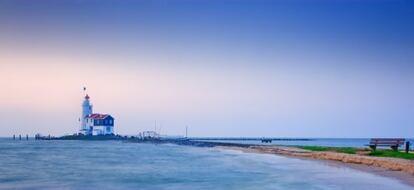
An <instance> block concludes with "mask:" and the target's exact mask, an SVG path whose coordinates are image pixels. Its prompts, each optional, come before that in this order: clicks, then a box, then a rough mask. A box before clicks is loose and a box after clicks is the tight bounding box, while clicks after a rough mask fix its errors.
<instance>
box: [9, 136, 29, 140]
mask: <svg viewBox="0 0 414 190" xmlns="http://www.w3.org/2000/svg"><path fill="white" fill-rule="evenodd" d="M17 139H18V140H22V135H19V137H16V135H13V140H17ZM26 140H27V141H28V140H29V135H27V134H26Z"/></svg>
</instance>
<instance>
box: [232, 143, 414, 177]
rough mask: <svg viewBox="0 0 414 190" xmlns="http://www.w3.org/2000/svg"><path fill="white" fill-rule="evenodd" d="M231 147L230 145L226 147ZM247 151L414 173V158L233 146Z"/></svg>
mask: <svg viewBox="0 0 414 190" xmlns="http://www.w3.org/2000/svg"><path fill="white" fill-rule="evenodd" d="M226 148H229V147H226ZM231 149H238V150H242V151H246V152H256V153H268V154H278V155H285V156H293V157H302V158H312V159H319V160H333V161H339V162H344V163H353V164H363V165H367V166H374V167H381V168H384V169H388V170H392V171H402V172H405V173H409V174H411V175H414V160H405V159H399V158H382V157H373V156H367V155H358V154H345V153H337V152H318V151H308V150H303V149H299V148H294V147H282V146H249V147H248V148H246V147H231Z"/></svg>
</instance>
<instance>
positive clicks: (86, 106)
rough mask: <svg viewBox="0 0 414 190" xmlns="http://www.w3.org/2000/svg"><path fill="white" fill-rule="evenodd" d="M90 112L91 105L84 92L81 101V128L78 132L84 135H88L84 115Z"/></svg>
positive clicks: (88, 131)
mask: <svg viewBox="0 0 414 190" xmlns="http://www.w3.org/2000/svg"><path fill="white" fill-rule="evenodd" d="M90 114H92V105H91V103H90V101H89V96H88V94H86V96H85V99H84V100H83V103H82V117H81V128H80V133H82V134H84V135H89V133H90V130H89V129H88V127H87V126H86V117H87V116H89V115H90Z"/></svg>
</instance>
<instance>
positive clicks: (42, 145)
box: [0, 138, 414, 190]
mask: <svg viewBox="0 0 414 190" xmlns="http://www.w3.org/2000/svg"><path fill="white" fill-rule="evenodd" d="M292 142H293V141H292ZM312 143H315V141H313V142H312ZM330 144H331V143H330ZM0 189H30V190H32V189H35V190H36V189H100V190H104V189H180V190H181V189H184V190H186V189H206V190H214V189H226V190H227V189H229V190H232V189H260V190H263V189H276V190H278V189H280V190H285V189H287V190H296V189H297V190H299V189H300V190H303V189H306V190H328V189H332V190H341V189H352V190H366V189H376V190H382V189H384V190H390V189H391V190H392V189H398V190H406V189H407V190H408V189H414V188H413V187H412V186H409V185H407V184H405V183H403V182H402V181H399V180H398V179H396V178H391V177H384V176H381V175H377V174H375V173H370V172H365V171H362V170H357V169H353V168H349V167H346V166H342V165H338V164H332V163H330V162H323V161H315V160H304V159H296V158H288V157H283V156H278V155H268V154H257V153H244V152H240V151H235V150H227V149H221V148H207V147H192V146H179V145H173V144H142V143H130V142H121V141H77V140H67V141H63V140H62V141H35V140H32V139H30V140H28V141H25V140H21V141H19V140H12V139H10V138H2V139H0Z"/></svg>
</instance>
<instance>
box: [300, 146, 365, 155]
mask: <svg viewBox="0 0 414 190" xmlns="http://www.w3.org/2000/svg"><path fill="white" fill-rule="evenodd" d="M299 148H301V149H305V150H311V151H330V152H340V153H347V154H355V153H356V152H357V151H359V150H360V149H357V148H352V147H323V146H299Z"/></svg>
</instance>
